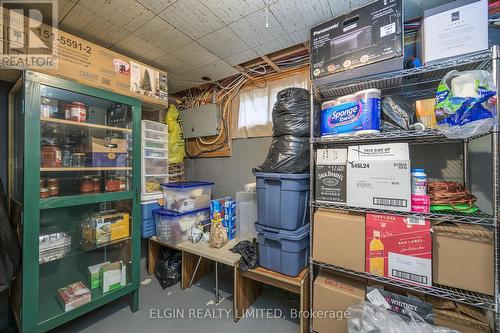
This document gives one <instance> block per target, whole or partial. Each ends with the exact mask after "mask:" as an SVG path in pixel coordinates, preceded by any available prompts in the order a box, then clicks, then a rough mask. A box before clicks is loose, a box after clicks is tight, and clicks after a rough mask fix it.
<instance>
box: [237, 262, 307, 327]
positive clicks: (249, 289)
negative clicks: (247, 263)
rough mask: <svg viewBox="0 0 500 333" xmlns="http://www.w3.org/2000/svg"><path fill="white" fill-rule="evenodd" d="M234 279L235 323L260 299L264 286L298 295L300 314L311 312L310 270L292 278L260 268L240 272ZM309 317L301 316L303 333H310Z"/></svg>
mask: <svg viewBox="0 0 500 333" xmlns="http://www.w3.org/2000/svg"><path fill="white" fill-rule="evenodd" d="M234 279H235V280H234V288H235V291H234V303H235V304H234V309H235V321H237V320H239V319H240V318H241V317H242V316H243V315H244V313H245V311H246V310H247V309H248V308H250V306H252V303H253V302H254V301H255V299H256V298H257V297H259V295H260V294H261V293H262V285H263V284H267V285H271V286H274V287H277V288H280V289H284V290H287V291H289V292H292V293H294V294H298V295H299V296H300V312H299V314H304V313H305V314H307V313H308V311H309V268H306V269H304V270H303V271H302V272H301V273H300V274H299V275H298V276H297V277H291V276H287V275H283V274H280V273H276V272H273V271H270V270H268V269H265V268H262V267H258V268H256V269H252V270H248V271H246V272H242V271H240V270H238V271H237V272H236V275H235V278H234ZM308 317H309V316H308V315H306V316H300V332H301V333H306V332H309V318H308Z"/></svg>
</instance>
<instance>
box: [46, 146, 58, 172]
mask: <svg viewBox="0 0 500 333" xmlns="http://www.w3.org/2000/svg"><path fill="white" fill-rule="evenodd" d="M60 166H61V148H59V147H58V146H56V145H45V146H43V147H42V167H44V168H58V167H60Z"/></svg>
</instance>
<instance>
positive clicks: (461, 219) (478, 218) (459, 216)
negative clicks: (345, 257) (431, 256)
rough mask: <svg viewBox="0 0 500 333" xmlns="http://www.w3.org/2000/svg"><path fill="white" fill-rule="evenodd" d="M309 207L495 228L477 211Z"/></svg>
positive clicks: (488, 217) (317, 204)
mask: <svg viewBox="0 0 500 333" xmlns="http://www.w3.org/2000/svg"><path fill="white" fill-rule="evenodd" d="M311 206H312V207H315V208H321V209H330V210H340V211H350V212H361V213H374V214H392V215H399V216H410V217H420V218H425V219H428V220H433V221H441V222H453V223H468V224H477V225H482V226H486V227H496V223H495V219H494V218H493V216H491V215H488V214H485V213H482V212H479V211H478V212H476V213H472V214H466V213H460V212H446V213H415V212H400V211H392V210H386V209H375V208H361V207H352V206H346V205H339V204H335V203H325V202H318V201H312V202H311Z"/></svg>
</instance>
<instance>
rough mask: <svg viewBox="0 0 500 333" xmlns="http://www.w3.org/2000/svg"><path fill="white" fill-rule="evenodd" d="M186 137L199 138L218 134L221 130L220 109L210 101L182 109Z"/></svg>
mask: <svg viewBox="0 0 500 333" xmlns="http://www.w3.org/2000/svg"><path fill="white" fill-rule="evenodd" d="M180 114H181V118H182V127H183V130H184V138H186V139H189V138H199V137H204V136H212V135H217V134H218V133H219V130H220V127H219V126H220V125H219V124H220V110H219V107H218V106H217V104H214V103H210V104H205V105H202V106H198V107H195V108H191V109H186V110H181V111H180Z"/></svg>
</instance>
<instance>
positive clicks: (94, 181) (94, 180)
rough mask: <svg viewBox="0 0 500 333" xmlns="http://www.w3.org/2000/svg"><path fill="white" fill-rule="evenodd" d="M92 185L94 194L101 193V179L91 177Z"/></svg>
mask: <svg viewBox="0 0 500 333" xmlns="http://www.w3.org/2000/svg"><path fill="white" fill-rule="evenodd" d="M92 184H93V187H94V192H101V178H99V177H93V178H92Z"/></svg>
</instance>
